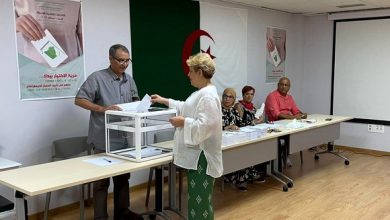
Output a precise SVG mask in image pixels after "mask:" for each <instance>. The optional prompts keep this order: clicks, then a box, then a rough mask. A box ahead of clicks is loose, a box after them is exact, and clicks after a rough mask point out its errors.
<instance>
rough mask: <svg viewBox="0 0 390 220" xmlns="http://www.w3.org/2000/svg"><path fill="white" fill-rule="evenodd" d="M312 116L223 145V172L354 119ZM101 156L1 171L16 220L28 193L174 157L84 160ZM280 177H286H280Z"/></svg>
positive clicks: (327, 138) (328, 137) (331, 135)
mask: <svg viewBox="0 0 390 220" xmlns="http://www.w3.org/2000/svg"><path fill="white" fill-rule="evenodd" d="M309 118H312V119H314V118H315V119H316V120H317V121H316V122H315V123H313V124H310V126H305V127H302V128H297V129H281V131H280V132H275V133H268V134H266V135H265V136H263V137H260V138H256V139H253V140H247V141H243V142H240V143H238V144H232V145H227V146H222V150H223V164H224V170H225V171H224V174H227V173H230V172H234V171H237V170H240V169H243V168H246V167H249V166H252V165H255V164H259V163H262V162H266V161H275V159H278V160H280V153H279V149H278V148H279V147H280V146H279V143H278V142H279V141H278V139H279V138H280V137H286V136H287V137H289V139H290V144H289V145H288V146H289V148H290V152H297V151H299V150H302V149H306V148H309V147H312V146H315V145H318V144H320V143H326V142H331V141H334V140H336V139H337V138H339V135H340V129H339V128H340V123H342V122H343V121H347V120H350V119H351V117H342V116H329V115H310V116H309ZM326 118H332V120H331V121H326V120H325V119H326ZM169 145H170V146H172V143H169V142H167V143H166V146H169ZM99 156H101V155H92V156H85V157H79V158H74V159H68V160H61V161H56V162H51V163H46V164H40V165H35V166H30V167H24V168H20V169H15V170H7V171H4V172H1V173H0V183H1V184H3V185H6V186H8V187H10V188H12V189H15V190H16V191H17V193H16V211H17V219H18V220H19V219H25V217H26V210H25V206H24V201H25V200H24V197H25V196H35V195H38V194H42V193H47V192H51V191H55V190H59V189H64V188H67V187H72V186H76V185H80V184H84V183H89V182H93V181H96V180H99V179H104V178H108V177H111V176H116V175H120V174H124V173H128V172H134V171H138V170H141V169H147V168H150V167H156V166H161V165H164V164H169V163H171V161H172V156H167V157H163V158H158V159H155V160H150V161H145V162H142V163H136V162H130V161H126V162H124V163H121V164H115V165H112V166H108V167H99V166H96V165H92V164H89V163H86V162H83V160H85V159H88V158H94V157H99ZM271 164H273V163H271ZM171 167H173V166H171ZM271 171H272V173H271V174H272V175H273V174H276V175H277V176H275V178H276V179H278V180H279V181H281V182H282V183H284V184H285V185H288V184H289V183H291V185H290V187H292V182H290V179H289V178H284V176H283V175H280V173H278V172H277V171H276V170H274V169H273V168H272V169H271ZM175 175H176V173H175V171H174V168H172V169H171V172H170V177H171V178H170V179H174V178H173V177H175ZM280 177H282V178H284V179H285V180H282V179H280ZM172 184H174V181H170V185H171V187H170V189H171V191H170V198H171V197H172V198H175V191H174V188H175V187H172ZM285 185H284V186H283V189H284V188H285ZM173 186H174V185H173ZM161 196H162V195H161ZM156 200H157V199H156ZM172 204H173V206H172ZM170 206H171V207H175V199H170ZM156 208H157V207H156Z"/></svg>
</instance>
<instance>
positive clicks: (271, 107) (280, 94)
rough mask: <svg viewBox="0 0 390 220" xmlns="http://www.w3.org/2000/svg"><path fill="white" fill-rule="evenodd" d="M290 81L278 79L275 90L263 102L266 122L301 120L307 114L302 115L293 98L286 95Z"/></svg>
mask: <svg viewBox="0 0 390 220" xmlns="http://www.w3.org/2000/svg"><path fill="white" fill-rule="evenodd" d="M289 90H290V80H289V79H288V78H287V77H282V78H280V80H279V82H278V88H277V90H275V91H273V92H271V93H270V94H268V96H267V99H266V100H265V114H266V115H267V117H268V121H277V120H280V119H302V118H306V117H307V114H306V113H302V112H301V111H300V110H299V109H298V107H297V105H296V104H295V101H294V98H293V97H292V96H291V95H289V94H288V91H289Z"/></svg>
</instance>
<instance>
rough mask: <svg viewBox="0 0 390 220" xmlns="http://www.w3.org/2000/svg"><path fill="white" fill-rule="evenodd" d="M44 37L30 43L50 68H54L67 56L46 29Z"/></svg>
mask: <svg viewBox="0 0 390 220" xmlns="http://www.w3.org/2000/svg"><path fill="white" fill-rule="evenodd" d="M45 34H46V36H44V37H43V38H42V39H40V40H37V41H31V43H32V44H33V45H34V47H35V49H36V50H37V51H38V53H39V54H40V55H41V56H42V57H43V59H45V61H46V62H47V64H49V66H50V67H52V68H55V67H57V66H58V65H60V64H61V63H62V62H63V61H64V60H66V58H68V55H66V53H65V52H64V50H63V49H62V48H61V46H60V45H59V44H58V42H57V41H56V39H54V37H53V35H51V33H50V32H49V31H48V30H47V29H46V30H45Z"/></svg>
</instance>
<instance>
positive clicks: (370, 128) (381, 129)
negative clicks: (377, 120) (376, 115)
mask: <svg viewBox="0 0 390 220" xmlns="http://www.w3.org/2000/svg"><path fill="white" fill-rule="evenodd" d="M368 132H374V133H385V126H384V125H372V124H369V125H368Z"/></svg>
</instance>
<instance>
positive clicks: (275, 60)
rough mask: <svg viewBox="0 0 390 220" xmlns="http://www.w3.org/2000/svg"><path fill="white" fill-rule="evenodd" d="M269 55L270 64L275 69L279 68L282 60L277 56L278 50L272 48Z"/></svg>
mask: <svg viewBox="0 0 390 220" xmlns="http://www.w3.org/2000/svg"><path fill="white" fill-rule="evenodd" d="M270 54H271V59H272V62H273V63H274V66H275V67H277V66H279V64H280V62H282V60H281V59H280V56H279V53H278V50H277V49H276V47H274V50H273V51H271V52H270Z"/></svg>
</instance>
